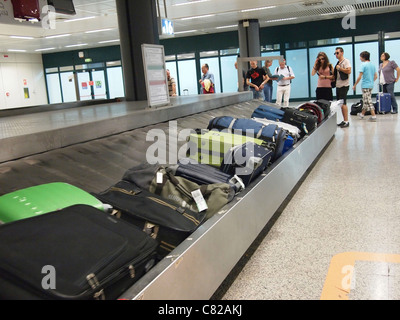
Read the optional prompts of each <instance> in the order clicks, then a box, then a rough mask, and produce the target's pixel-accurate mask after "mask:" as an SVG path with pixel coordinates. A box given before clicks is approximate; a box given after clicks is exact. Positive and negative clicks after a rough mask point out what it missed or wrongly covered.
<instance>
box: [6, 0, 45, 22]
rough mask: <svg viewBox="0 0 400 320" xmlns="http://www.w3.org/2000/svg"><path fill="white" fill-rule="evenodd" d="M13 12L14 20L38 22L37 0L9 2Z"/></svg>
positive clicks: (38, 8) (12, 0) (13, 0)
mask: <svg viewBox="0 0 400 320" xmlns="http://www.w3.org/2000/svg"><path fill="white" fill-rule="evenodd" d="M11 2H12V5H13V10H14V18H17V19H23V20H31V19H37V20H40V7H39V1H38V0H29V1H26V0H11Z"/></svg>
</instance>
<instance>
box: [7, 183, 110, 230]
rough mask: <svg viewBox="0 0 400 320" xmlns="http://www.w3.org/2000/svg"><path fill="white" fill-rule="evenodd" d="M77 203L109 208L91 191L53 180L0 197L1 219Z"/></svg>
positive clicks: (20, 217) (44, 211)
mask: <svg viewBox="0 0 400 320" xmlns="http://www.w3.org/2000/svg"><path fill="white" fill-rule="evenodd" d="M75 204H87V205H91V206H93V207H95V208H98V209H101V210H105V211H106V210H107V209H108V208H107V205H104V204H103V203H102V202H100V201H99V200H98V199H96V197H94V196H92V195H91V194H90V193H88V192H86V191H84V190H82V189H80V188H77V187H75V186H73V185H70V184H68V183H63V182H53V183H47V184H42V185H38V186H33V187H29V188H25V189H21V190H17V191H14V192H11V193H8V194H5V195H2V196H1V197H0V221H1V222H3V223H8V222H12V221H15V220H20V219H26V218H30V217H33V216H36V215H40V214H44V213H47V212H52V211H56V210H59V209H62V208H66V207H69V206H72V205H75Z"/></svg>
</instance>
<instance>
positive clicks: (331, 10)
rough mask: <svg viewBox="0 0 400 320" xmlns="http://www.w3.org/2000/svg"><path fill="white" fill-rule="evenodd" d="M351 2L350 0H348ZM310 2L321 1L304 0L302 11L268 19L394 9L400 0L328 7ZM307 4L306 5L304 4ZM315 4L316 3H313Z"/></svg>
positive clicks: (399, 7) (398, 5)
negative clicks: (304, 8) (317, 6)
mask: <svg viewBox="0 0 400 320" xmlns="http://www.w3.org/2000/svg"><path fill="white" fill-rule="evenodd" d="M349 2H351V1H349ZM311 3H319V4H321V1H318V2H317V1H313V2H311V1H308V2H304V3H303V4H302V5H303V6H307V8H308V9H306V10H302V11H294V12H290V11H289V12H286V13H284V14H281V15H273V16H269V17H268V20H273V19H288V18H294V17H296V18H303V17H316V16H330V15H332V16H333V15H337V14H343V13H346V12H348V11H349V10H356V12H357V13H358V14H362V13H365V12H362V11H364V10H365V9H367V10H368V9H388V8H390V7H392V8H393V7H397V8H395V9H396V10H400V0H382V1H371V2H363V3H358V4H348V5H346V6H335V7H330V6H329V5H327V4H324V5H323V6H322V7H319V8H313V7H314V5H310V4H311ZM306 4H308V5H306ZM315 6H316V5H315Z"/></svg>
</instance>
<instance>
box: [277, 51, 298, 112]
mask: <svg viewBox="0 0 400 320" xmlns="http://www.w3.org/2000/svg"><path fill="white" fill-rule="evenodd" d="M275 74H277V75H281V76H283V78H282V79H281V80H280V81H278V89H277V92H276V104H277V105H279V106H280V105H282V99H283V101H284V106H285V107H289V99H290V90H291V83H292V80H293V79H294V78H295V75H294V73H293V70H292V68H291V67H289V66H287V65H286V60H285V59H283V60H280V61H279V67H278V68H276V70H275Z"/></svg>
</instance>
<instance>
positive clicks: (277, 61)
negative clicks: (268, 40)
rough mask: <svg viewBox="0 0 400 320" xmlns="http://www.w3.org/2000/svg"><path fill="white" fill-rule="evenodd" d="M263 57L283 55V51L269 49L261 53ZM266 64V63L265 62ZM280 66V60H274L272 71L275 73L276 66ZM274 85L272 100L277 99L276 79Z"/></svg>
mask: <svg viewBox="0 0 400 320" xmlns="http://www.w3.org/2000/svg"><path fill="white" fill-rule="evenodd" d="M261 56H262V57H272V56H279V57H280V56H281V52H280V51H268V52H262V53H261ZM263 66H264V63H263ZM278 67H279V60H274V61H273V62H272V66H271V67H270V71H271V73H272V74H274V73H275V70H276V68H278ZM273 85H274V87H275V88H274V89H273V90H272V100H276V81H274V82H273Z"/></svg>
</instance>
